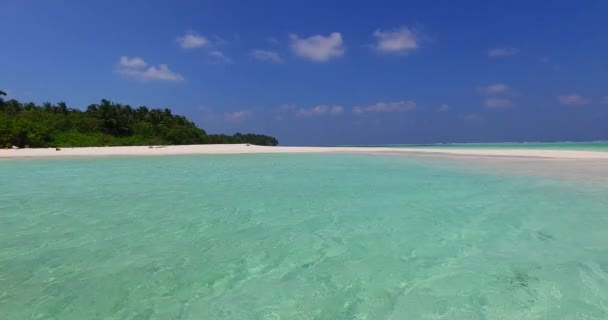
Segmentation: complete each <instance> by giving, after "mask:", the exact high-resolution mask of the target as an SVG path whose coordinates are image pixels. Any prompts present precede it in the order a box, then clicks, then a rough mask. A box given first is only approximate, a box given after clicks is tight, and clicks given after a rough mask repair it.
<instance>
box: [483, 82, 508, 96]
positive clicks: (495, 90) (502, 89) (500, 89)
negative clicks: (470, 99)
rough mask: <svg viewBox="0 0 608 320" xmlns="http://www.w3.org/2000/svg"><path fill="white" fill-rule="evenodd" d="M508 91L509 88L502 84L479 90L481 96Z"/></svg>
mask: <svg viewBox="0 0 608 320" xmlns="http://www.w3.org/2000/svg"><path fill="white" fill-rule="evenodd" d="M510 91H511V88H509V86H508V85H506V84H503V83H497V84H492V85H489V86H487V87H481V88H479V92H481V93H482V94H485V95H493V94H501V93H508V92H510Z"/></svg>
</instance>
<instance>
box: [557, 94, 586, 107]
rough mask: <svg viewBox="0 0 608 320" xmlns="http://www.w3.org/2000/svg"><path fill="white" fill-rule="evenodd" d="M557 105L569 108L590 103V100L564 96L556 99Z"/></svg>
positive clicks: (568, 95) (569, 95)
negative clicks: (569, 106)
mask: <svg viewBox="0 0 608 320" xmlns="http://www.w3.org/2000/svg"><path fill="white" fill-rule="evenodd" d="M557 100H558V101H559V103H561V104H564V105H571V106H582V105H585V104H589V103H591V100H590V99H588V98H585V97H583V96H581V95H578V94H565V95H561V96H559V97H557Z"/></svg>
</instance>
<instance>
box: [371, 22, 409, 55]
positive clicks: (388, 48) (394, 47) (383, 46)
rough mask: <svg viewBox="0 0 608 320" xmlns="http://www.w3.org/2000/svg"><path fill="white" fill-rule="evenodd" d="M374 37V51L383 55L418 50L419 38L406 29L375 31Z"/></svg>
mask: <svg viewBox="0 0 608 320" xmlns="http://www.w3.org/2000/svg"><path fill="white" fill-rule="evenodd" d="M374 37H375V38H376V40H377V42H376V44H375V45H374V47H375V49H376V50H378V51H380V52H385V53H404V52H409V51H413V50H416V49H418V47H419V46H420V37H419V36H418V34H417V33H416V32H414V31H412V30H410V29H408V28H407V27H401V28H399V29H393V30H387V31H382V30H376V31H374Z"/></svg>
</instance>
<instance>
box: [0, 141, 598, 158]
mask: <svg viewBox="0 0 608 320" xmlns="http://www.w3.org/2000/svg"><path fill="white" fill-rule="evenodd" d="M264 153H266V154H275V153H353V154H387V155H388V154H390V155H412V156H425V155H426V156H442V157H446V156H447V157H459V158H460V157H464V158H466V157H472V158H525V159H532V158H533V159H579V160H605V161H607V162H608V152H603V151H579V150H548V149H542V150H541V149H474V148H466V149H438V148H391V147H282V146H276V147H267V146H255V145H245V144H218V145H179V146H177V145H175V146H160V147H159V146H154V147H150V146H126V147H84V148H61V150H60V151H56V150H55V148H31V149H18V150H13V149H2V150H0V159H24V158H55V157H107V156H161V155H196V154H201V155H203V154H208V155H212V154H264Z"/></svg>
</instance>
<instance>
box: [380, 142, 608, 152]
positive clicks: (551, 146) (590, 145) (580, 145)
mask: <svg viewBox="0 0 608 320" xmlns="http://www.w3.org/2000/svg"><path fill="white" fill-rule="evenodd" d="M380 146H381V147H387V146H389V147H395V148H450V149H455V148H459V149H462V148H469V149H540V150H581V151H608V141H590V142H502V143H444V144H399V145H395V144H393V145H378V147H380Z"/></svg>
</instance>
